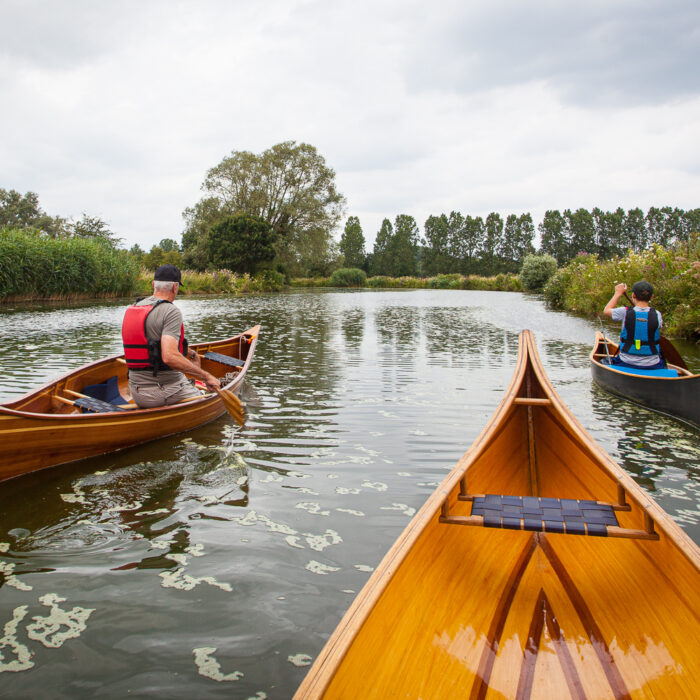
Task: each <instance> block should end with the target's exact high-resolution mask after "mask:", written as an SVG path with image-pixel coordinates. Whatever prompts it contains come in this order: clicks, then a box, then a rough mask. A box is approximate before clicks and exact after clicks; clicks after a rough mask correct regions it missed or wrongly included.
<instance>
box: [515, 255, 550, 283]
mask: <svg viewBox="0 0 700 700" xmlns="http://www.w3.org/2000/svg"><path fill="white" fill-rule="evenodd" d="M556 271H557V260H556V258H554V257H553V256H551V255H546V254H545V255H526V256H525V260H524V261H523V266H522V269H521V270H520V281H521V282H522V285H523V287H524V288H525V289H528V290H530V291H536V290H540V289H542V288H543V287H544V285H545V284H546V283H547V281H548V280H549V278H550V277H551V276H552V275H553V274H555V273H556Z"/></svg>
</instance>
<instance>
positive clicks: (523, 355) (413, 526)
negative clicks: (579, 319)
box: [294, 330, 700, 700]
mask: <svg viewBox="0 0 700 700" xmlns="http://www.w3.org/2000/svg"><path fill="white" fill-rule="evenodd" d="M528 370H531V371H532V372H533V373H534V375H535V377H536V378H537V380H538V381H539V383H540V386H541V388H542V389H543V391H544V393H545V395H546V398H547V399H549V403H548V404H544V403H542V404H540V406H541V407H535V406H533V407H532V410H546V411H548V413H549V415H550V416H551V417H552V418H554V419H555V420H556V421H557V422H559V423H560V424H562V425H563V426H564V428H565V429H566V430H567V431H568V432H569V434H570V436H571V437H572V438H573V439H574V442H576V443H578V444H579V446H580V447H582V448H583V449H584V450H585V451H586V452H587V453H588V454H589V455H590V456H591V458H592V459H593V460H594V461H596V462H598V464H599V465H600V467H601V470H602V471H603V472H606V471H607V473H608V476H609V477H610V478H611V479H613V480H614V481H616V482H617V483H618V484H619V485H621V486H622V487H623V488H624V490H625V495H626V498H627V502H628V503H631V504H632V503H633V504H634V505H635V506H637V507H638V508H639V509H640V511H641V512H642V513H645V514H647V515H648V516H649V517H650V518H651V520H652V521H653V523H654V525H655V527H656V530H657V532H660V533H663V535H664V536H665V537H668V538H669V540H670V541H671V542H672V543H673V544H675V546H676V547H677V549H679V550H680V552H681V554H682V555H684V556H685V557H686V558H687V559H688V561H689V562H690V563H691V564H692V565H693V566H694V567H695V569H696V570H697V571H698V572H700V550H699V549H698V548H697V547H696V545H695V544H694V543H693V541H692V540H691V538H690V537H689V536H688V535H687V534H686V533H685V532H684V531H683V530H682V529H681V528H680V527H679V526H678V525H677V524H676V523H675V522H674V521H673V520H672V519H671V518H670V516H669V515H668V514H667V513H666V512H665V511H664V510H663V509H662V508H661V506H659V505H658V504H656V503H655V502H654V501H653V500H652V499H651V498H650V497H649V496H647V495H646V494H645V493H644V492H643V491H642V490H641V488H640V487H639V486H638V485H637V484H636V482H635V481H634V480H633V479H632V478H631V477H630V476H629V475H628V474H627V473H626V472H624V471H623V470H622V468H621V467H619V465H617V464H616V463H615V461H614V460H613V459H612V458H611V457H610V456H609V455H608V454H607V453H606V452H605V451H604V450H603V448H602V447H600V446H599V445H598V444H597V442H595V441H594V440H593V438H591V437H590V436H589V435H588V433H587V432H586V431H585V429H584V428H583V426H582V425H581V424H580V423H579V422H578V420H577V419H576V418H575V417H574V416H573V414H572V413H571V412H570V410H569V409H568V407H567V406H566V405H565V404H564V402H563V401H562V399H561V398H560V397H559V395H558V394H557V392H556V391H555V389H554V387H553V386H552V384H551V382H550V380H549V378H548V377H547V375H546V373H545V372H544V368H543V366H542V363H541V360H540V358H539V354H538V352H537V348H536V345H535V342H534V336H533V334H532V332H531V331H527V330H525V331H522V333H521V334H520V337H519V347H518V358H517V361H516V366H515V369H514V372H513V376H512V379H511V381H510V384H509V385H508V387H507V389H506V391H505V393H504V396H503V398H502V399H501V401H500V403H499V404H498V406H497V408H496V410H495V412H494V414H493V415H492V417H491V418H490V419H489V421H488V422H487V424H486V426H485V427H484V429H483V430H482V431H481V433H480V434H479V435H478V437H477V438H476V439H475V441H474V442H473V443H472V445H471V447H470V448H469V449H468V450H467V452H465V454H464V455H463V456H462V457H461V459H460V460H459V461H458V462H457V464H456V465H455V467H454V468H453V469H452V470H451V471H450V473H449V474H448V475H447V476H446V477H445V478H444V480H443V481H442V483H441V484H440V485H439V486H438V487H437V489H436V490H435V491H434V492H433V493H432V494H431V495H430V496H429V497H428V499H427V500H426V502H425V503H424V504H423V506H422V507H421V508H420V509H419V511H418V512H417V513H416V515H415V516H414V517H413V519H412V520H411V522H410V523H409V524H408V526H407V527H406V528H405V529H404V530H403V532H402V533H401V534H400V535H399V537H398V538H397V540H396V541H395V542H394V543H393V544H392V546H391V547H390V549H389V551H388V552H387V553H386V555H385V556H384V557H383V559H382V560H381V562H380V563H379V565H378V566H377V568H376V569H375V571H374V572H373V573H372V575H371V576H370V578H369V579H368V580H367V582H366V584H365V585H364V586H363V588H362V589H361V591H360V592H359V593H358V595H357V596H356V598H355V599H354V601H353V603H352V604H351V605H350V607H349V608H348V610H347V611H346V613H345V614H344V615H343V617H342V619H341V620H340V622H339V624H338V625H337V627H336V629H335V630H334V631H333V633H332V634H331V636H330V637H329V638H328V640H327V642H326V644H325V645H324V647H323V649H322V650H321V652H320V653H319V655H318V656H317V657H316V659H315V661H314V663H313V665H312V666H311V668H310V670H309V672H308V673H307V675H306V677H305V678H304V680H303V681H302V683H301V685H300V686H299V688H298V690H297V692H296V694H295V695H294V699H295V700H302V699H307V698H320V697H322V696H323V695H324V693H325V692H326V691H327V689H328V687H329V686H330V684H331V682H332V681H333V678H334V677H335V673H336V670H337V669H338V667H339V666H340V665H341V663H342V661H343V659H344V658H345V656H346V655H347V654H348V652H349V650H350V648H351V647H352V645H353V642H354V640H355V639H356V638H357V635H358V634H359V632H360V630H361V629H362V627H363V626H364V624H365V623H366V622H367V620H368V618H369V616H370V615H371V613H372V611H373V609H374V607H375V605H376V604H377V603H378V601H379V599H380V598H381V596H382V594H383V593H384V592H385V590H386V589H387V587H388V586H389V584H390V583H391V581H392V578H393V577H394V575H395V574H396V572H397V571H398V570H399V568H400V566H401V564H402V563H403V562H404V561H405V559H406V558H407V557H408V555H409V554H410V552H411V549H412V547H413V546H414V545H415V544H416V542H417V541H418V540H419V538H420V536H421V535H422V533H423V531H424V529H425V528H426V526H427V525H428V524H429V523H430V522H431V521H432V520H433V519H435V518H437V517H439V515H440V513H441V510H442V505H443V503H444V502H445V501H446V500H448V499H449V498H450V495H451V494H452V493H453V491H454V490H455V489H458V488H459V482H460V481H461V480H462V479H463V477H464V476H465V475H466V474H467V472H468V469H469V467H470V465H471V464H472V463H473V462H475V461H476V460H477V459H478V458H479V456H480V455H481V454H482V453H483V452H484V451H485V449H486V448H487V447H488V446H489V445H490V444H491V442H492V441H493V439H494V438H495V437H496V436H497V435H498V434H499V432H500V431H501V430H502V429H504V425H503V424H504V422H505V420H506V418H507V417H508V415H509V413H510V412H511V411H512V410H513V409H514V408H515V407H517V405H518V404H516V401H515V399H516V398H521V397H518V394H519V393H521V390H522V388H523V387H524V386H525V384H526V382H527V380H528V378H527V377H526V373H527V371H528ZM526 390H527V387H526ZM528 391H529V390H528ZM529 409H530V406H528V410H529ZM527 534H528V536H529V537H531V538H533V540H534V538H546V537H547V535H544V534H542V533H533V532H530V533H527ZM551 536H553V537H557V536H558V535H556V534H554V535H551ZM560 536H561V537H572V536H574V535H560ZM639 542H645V541H643V540H639Z"/></svg>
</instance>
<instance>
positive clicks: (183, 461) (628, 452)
mask: <svg viewBox="0 0 700 700" xmlns="http://www.w3.org/2000/svg"><path fill="white" fill-rule="evenodd" d="M177 303H178V305H179V306H180V308H181V309H182V311H183V313H184V316H185V321H186V327H187V331H188V336H189V337H190V338H191V339H192V341H195V342H196V341H201V340H208V339H217V338H220V337H225V336H229V335H233V334H234V333H236V332H239V331H241V330H244V329H246V328H248V327H250V326H252V325H254V324H256V323H262V326H263V328H262V332H261V335H260V341H259V344H258V349H257V353H256V356H255V359H254V361H253V364H252V367H251V369H250V371H249V372H248V375H247V378H246V384H245V386H244V389H243V392H242V399H243V400H244V402H245V404H246V410H247V416H248V417H247V421H246V424H245V426H244V427H243V428H238V427H237V426H233V425H232V424H231V421H230V419H229V418H228V417H227V416H225V417H222V418H221V419H219V420H217V421H215V422H213V423H210V424H208V425H206V426H203V427H201V428H199V429H197V430H193V431H191V432H189V433H186V434H183V435H178V436H174V437H171V438H166V439H163V440H159V441H156V442H153V443H149V444H146V445H143V446H140V447H136V448H132V449H129V450H126V451H124V452H122V453H117V454H112V455H107V456H104V457H99V458H95V459H89V460H85V461H83V462H79V463H75V464H72V465H67V466H62V467H57V468H54V469H49V470H45V471H43V472H40V473H36V474H33V475H28V476H25V477H21V478H18V479H15V480H12V481H10V482H6V483H3V484H1V485H0V587H1V589H0V637H1V638H0V697H3V698H5V697H7V698H13V699H18V698H37V697H51V698H71V699H75V698H125V697H133V698H141V697H143V698H153V697H167V698H170V699H176V698H182V699H187V700H189V699H191V698H198V699H205V698H289V697H291V695H292V694H293V692H294V690H295V689H296V687H297V686H298V684H299V683H300V682H301V679H302V678H303V676H304V674H305V673H306V671H307V670H308V664H309V663H310V662H311V660H312V659H313V658H314V656H315V655H316V654H317V653H318V652H319V651H320V649H321V647H322V646H323V644H324V642H325V640H326V639H327V638H328V635H329V634H330V633H331V631H332V630H333V629H334V628H335V626H336V624H337V623H338V621H339V620H340V617H341V616H342V614H343V613H344V612H345V610H346V609H347V607H348V606H349V605H350V603H351V602H352V600H353V597H354V595H355V594H356V593H357V592H358V591H359V590H360V588H361V587H362V585H363V584H364V583H365V581H366V580H367V578H368V577H369V575H370V572H371V571H372V570H373V568H374V567H375V566H376V565H377V564H378V563H379V561H380V560H381V558H382V556H383V555H384V553H385V552H386V551H387V550H388V548H389V547H390V546H391V544H392V543H393V542H394V540H395V539H396V538H397V536H398V535H399V534H400V532H401V531H402V529H403V528H404V527H405V526H406V524H407V523H408V522H409V520H410V518H411V516H412V515H413V514H414V513H415V511H416V510H417V509H418V508H419V507H420V506H421V505H422V503H423V502H424V501H425V499H426V498H427V497H428V496H429V495H430V494H431V493H432V491H433V490H434V489H435V487H436V486H437V484H438V483H439V482H440V481H441V480H442V479H443V477H444V476H445V474H446V473H447V471H448V470H449V469H450V468H451V467H452V466H453V465H454V463H455V462H456V461H457V459H458V458H459V457H460V456H461V455H462V454H463V453H464V451H465V450H466V449H467V448H468V447H469V445H470V444H471V442H472V441H473V440H474V438H475V437H476V436H477V435H478V434H479V432H480V431H481V430H482V428H483V427H484V425H485V423H486V421H487V420H488V418H489V417H490V416H491V414H492V413H493V411H494V409H495V408H496V406H497V404H498V402H499V401H500V399H501V397H502V393H503V390H504V389H505V388H506V386H507V385H508V382H509V380H510V378H511V375H512V372H513V369H514V365H515V359H516V354H517V347H518V333H519V331H520V330H521V329H523V328H530V329H531V330H532V331H533V332H534V334H535V337H536V340H537V345H538V348H539V352H540V355H541V358H542V361H543V363H544V366H545V369H546V371H547V373H548V375H549V377H550V379H551V380H552V382H553V384H554V386H555V388H556V389H557V391H558V392H559V393H560V395H561V396H562V398H563V399H564V401H565V402H566V403H567V404H568V406H569V407H570V408H571V410H572V411H573V413H574V415H575V416H576V417H577V418H578V419H579V421H580V422H581V423H582V424H583V425H584V427H585V428H586V429H587V430H588V431H589V432H590V433H591V434H592V435H593V437H594V438H595V439H596V440H597V441H598V442H599V443H600V444H601V445H602V446H603V447H604V448H605V449H606V450H607V451H608V452H609V453H610V454H611V455H612V456H613V457H614V458H615V459H616V460H617V461H618V462H619V463H620V464H621V465H622V466H623V467H624V469H625V470H627V472H629V473H630V474H631V476H632V477H633V478H634V479H635V480H636V481H637V483H638V484H640V485H641V486H642V488H644V489H645V490H646V491H647V492H649V493H650V494H651V495H652V496H653V498H654V499H656V500H657V501H658V502H659V503H660V504H661V505H662V507H663V508H665V509H666V510H667V511H668V512H669V513H670V514H671V515H672V516H673V518H674V519H675V520H676V521H677V522H678V523H679V525H680V526H681V527H682V528H684V529H685V530H686V531H687V532H688V534H689V535H690V536H691V537H692V538H693V539H694V540H695V541H696V542H700V484H699V482H700V468H699V467H698V462H699V460H698V457H699V456H700V447H699V443H700V441H699V440H698V432H697V431H694V430H693V429H691V428H689V427H687V426H685V425H683V424H681V423H679V422H677V421H675V420H673V419H671V418H666V417H663V416H659V415H657V414H653V413H651V412H649V411H646V410H644V409H641V408H639V407H636V406H634V405H632V404H630V403H628V402H626V401H623V400H621V399H617V398H615V397H612V396H609V395H608V394H606V393H604V392H603V391H601V390H600V389H598V388H597V387H596V386H595V385H593V383H592V381H591V377H590V371H589V367H588V353H589V350H590V346H591V344H592V340H593V335H594V331H595V330H596V324H595V323H593V322H589V321H586V320H583V319H580V318H575V317H572V316H569V315H567V314H563V313H555V312H552V311H549V310H547V309H546V308H545V306H544V304H543V302H542V301H541V299H539V298H537V297H532V296H525V295H521V294H516V293H501V292H476V291H454V290H445V291H438V290H406V291H367V290H363V291H341V292H336V291H309V292H306V291H298V292H294V293H289V294H279V295H261V296H255V297H240V298H207V299H186V298H185V299H182V300H179V301H178V302H177ZM123 309H124V302H122V303H101V304H92V305H81V306H62V307H59V306H52V307H46V306H42V307H39V306H34V307H14V308H4V309H1V310H0V368H1V370H2V372H1V374H0V401H7V400H9V399H10V398H13V397H16V396H19V395H21V394H23V393H25V392H26V391H28V390H30V389H31V388H34V387H36V386H38V385H39V384H42V383H44V382H45V381H47V380H49V379H51V378H53V377H56V376H58V375H59V374H62V373H64V372H66V371H68V370H69V369H72V368H75V367H78V366H80V365H81V364H84V363H86V362H88V361H91V360H94V359H97V358H99V357H102V356H105V355H108V354H112V353H115V352H119V351H120V338H119V328H120V323H121V317H122V314H123ZM679 349H681V351H682V352H683V353H684V355H685V357H686V361H687V362H688V364H689V366H690V367H691V369H695V370H698V369H700V353H698V351H697V349H695V348H694V347H692V346H689V345H680V347H679ZM27 449H31V445H28V446H27Z"/></svg>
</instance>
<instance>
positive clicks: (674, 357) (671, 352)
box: [623, 292, 688, 370]
mask: <svg viewBox="0 0 700 700" xmlns="http://www.w3.org/2000/svg"><path fill="white" fill-rule="evenodd" d="M623 294H624V295H625V299H627V301H628V302H629V303H630V306H632V308H634V302H633V301H632V300H631V299H630V298H629V297H628V296H627V292H623ZM659 350H661V354H662V355H663V356H664V357H665V358H666V360H667V361H668V362H670V363H671V364H672V365H676V367H680V368H681V369H685V370H687V369H688V365H686V364H685V360H684V359H683V358H682V357H681V354H680V353H679V352H678V350H676V348H675V347H674V345H673V343H672V342H671V341H670V340H669V339H668V338H664V336H662V335H660V334H659Z"/></svg>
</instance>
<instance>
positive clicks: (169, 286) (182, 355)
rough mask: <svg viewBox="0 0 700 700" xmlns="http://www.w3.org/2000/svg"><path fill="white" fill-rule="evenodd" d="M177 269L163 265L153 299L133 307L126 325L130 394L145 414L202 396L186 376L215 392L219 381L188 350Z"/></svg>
mask: <svg viewBox="0 0 700 700" xmlns="http://www.w3.org/2000/svg"><path fill="white" fill-rule="evenodd" d="M181 279H182V277H181V274H180V270H179V269H178V268H177V267H176V266H175V265H161V266H160V267H159V268H158V269H157V270H156V271H155V274H154V275H153V294H152V295H151V296H149V297H146V298H145V299H139V300H138V301H137V302H136V303H135V304H132V305H131V306H129V307H128V308H127V310H126V312H125V313H124V320H123V322H122V342H123V345H124V359H125V360H126V364H127V367H128V368H129V389H130V391H131V395H132V397H133V399H134V401H135V402H136V404H137V405H138V406H139V408H152V407H154V406H166V405H170V404H173V403H177V402H178V401H182V400H183V399H186V398H191V397H196V396H201V392H200V391H199V389H196V388H195V387H194V386H193V385H192V383H191V382H190V381H189V380H188V378H187V377H186V376H185V374H184V372H187V373H188V374H189V375H190V376H192V377H196V378H198V379H201V380H202V382H204V384H205V385H206V387H207V389H208V390H209V391H214V390H216V389H217V388H219V387H220V383H219V380H218V379H217V378H216V377H215V376H214V375H213V374H210V373H209V372H206V371H204V370H203V369H202V367H201V360H200V358H199V356H198V355H197V353H196V352H194V351H193V350H190V349H189V348H188V347H187V339H186V338H185V327H184V324H183V322H182V312H181V311H180V309H178V308H177V306H175V305H174V304H173V301H175V297H176V296H177V293H178V290H179V289H180V284H181Z"/></svg>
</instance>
